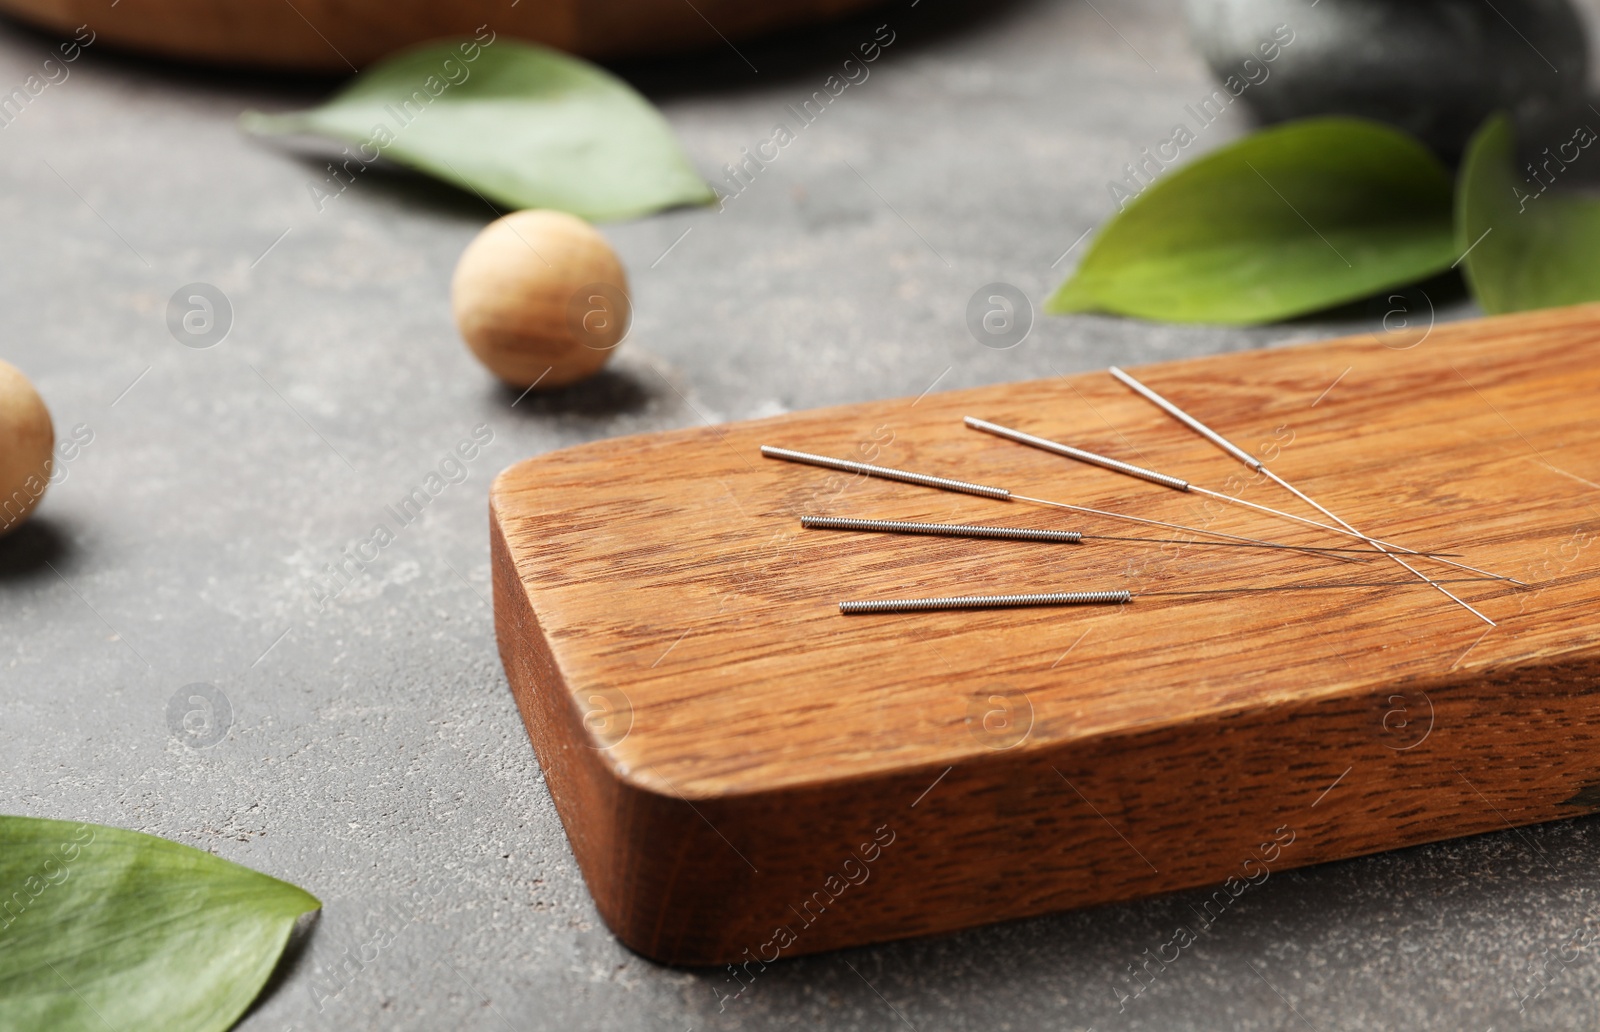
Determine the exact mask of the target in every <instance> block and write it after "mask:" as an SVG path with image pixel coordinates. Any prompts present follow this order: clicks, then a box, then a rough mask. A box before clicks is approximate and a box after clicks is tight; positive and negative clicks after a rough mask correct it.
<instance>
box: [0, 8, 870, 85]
mask: <svg viewBox="0 0 1600 1032" xmlns="http://www.w3.org/2000/svg"><path fill="white" fill-rule="evenodd" d="M875 2H880V0H763V2H762V3H755V4H752V3H741V2H737V0H697V2H696V3H695V4H693V5H689V4H685V3H683V2H682V0H526V2H524V3H520V4H517V5H516V6H510V5H508V4H505V3H503V2H500V0H453V2H450V3H435V2H430V0H403V2H400V3H378V2H374V0H295V2H294V3H293V4H289V3H285V2H284V0H229V2H226V3H217V2H215V0H122V2H121V3H118V4H115V5H107V4H104V3H101V2H99V0H0V11H3V12H4V13H6V14H8V15H11V16H12V17H15V18H19V19H21V20H22V21H25V22H28V23H30V24H32V25H36V26H38V27H40V28H43V29H46V30H49V31H53V32H59V33H63V34H65V35H67V36H70V35H71V33H72V30H73V29H74V28H76V27H77V26H79V25H85V24H87V25H89V26H90V27H91V28H92V29H93V30H94V31H95V32H96V34H97V36H98V39H97V45H101V44H104V45H110V46H114V47H122V48H125V49H129V50H137V51H140V52H143V53H148V54H155V55H158V56H162V57H172V58H180V59H184V60H189V61H203V62H207V63H218V64H229V65H248V66H254V67H263V68H280V69H285V70H292V71H315V72H335V73H344V72H348V71H350V70H351V67H352V66H355V67H362V66H365V65H368V64H371V63H372V62H373V61H376V60H378V59H379V58H382V57H384V56H386V55H388V54H391V53H393V52H395V51H396V50H399V49H401V48H403V47H408V46H411V45H413V44H416V43H421V42H424V41H426V40H431V39H438V38H440V37H443V36H471V35H473V34H474V32H475V31H476V30H477V28H478V27H479V26H482V25H487V26H489V27H490V28H492V29H494V30H495V32H496V33H499V34H501V35H505V36H511V37H517V38H521V39H526V40H531V41H533V42H535V43H544V44H546V45H548V46H553V47H557V48H560V49H562V50H567V51H570V52H572V53H575V54H583V55H585V56H589V57H606V58H611V57H622V56H630V55H636V54H650V53H667V52H671V51H675V50H685V49H692V48H697V47H710V46H720V45H723V38H724V37H729V38H734V39H738V38H741V37H744V36H749V35H753V34H756V33H760V32H768V31H771V30H773V29H778V28H782V27H785V26H790V25H795V24H799V23H801V22H806V21H815V20H820V19H824V18H832V17H836V16H838V15H840V14H844V13H846V12H849V11H854V10H859V9H861V8H864V7H868V6H871V5H872V4H873V3H875ZM696 8H698V12H697V10H696ZM702 14H703V15H704V17H701V15H702ZM713 26H715V28H713ZM719 31H720V33H721V35H719Z"/></svg>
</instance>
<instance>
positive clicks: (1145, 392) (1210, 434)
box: [1110, 366, 1521, 627]
mask: <svg viewBox="0 0 1600 1032" xmlns="http://www.w3.org/2000/svg"><path fill="white" fill-rule="evenodd" d="M1110 373H1111V375H1112V376H1114V377H1116V378H1117V379H1118V380H1120V381H1121V382H1122V384H1123V385H1124V386H1126V387H1127V388H1129V389H1130V390H1132V391H1133V392H1134V393H1136V394H1138V395H1139V396H1141V397H1142V398H1144V399H1145V400H1146V401H1148V402H1150V403H1151V404H1152V405H1154V406H1156V407H1157V408H1159V409H1161V411H1163V412H1165V413H1166V414H1167V415H1169V416H1171V417H1172V418H1173V419H1176V420H1177V421H1178V422H1180V423H1182V424H1183V425H1184V426H1186V427H1188V428H1189V429H1190V430H1193V431H1194V432H1195V433H1197V434H1199V435H1200V436H1201V437H1204V438H1205V439H1206V440H1208V441H1210V442H1211V443H1212V444H1214V445H1215V446H1217V447H1218V448H1220V449H1221V450H1222V451H1224V452H1226V453H1227V454H1228V455H1231V456H1233V457H1234V458H1235V459H1237V460H1239V461H1240V462H1242V463H1244V465H1245V466H1247V467H1248V468H1250V469H1252V470H1256V471H1259V472H1261V473H1263V474H1265V475H1266V476H1267V477H1268V478H1269V479H1271V480H1272V481H1273V482H1274V483H1276V484H1278V486H1280V487H1282V488H1283V489H1284V490H1286V491H1288V492H1290V493H1291V494H1293V495H1294V496H1295V497H1297V498H1299V499H1300V500H1301V501H1303V502H1305V503H1306V504H1307V505H1309V506H1311V507H1312V508H1313V509H1316V510H1317V511H1318V512H1320V513H1322V514H1323V515H1324V516H1326V517H1328V518H1329V519H1331V520H1333V522H1335V523H1337V524H1339V526H1341V527H1343V528H1344V529H1346V530H1348V531H1350V532H1351V533H1353V534H1356V535H1357V536H1359V537H1361V538H1362V539H1364V540H1366V541H1369V542H1372V538H1369V537H1367V535H1365V534H1362V533H1361V532H1360V531H1359V530H1356V528H1354V527H1352V526H1351V525H1350V524H1348V523H1346V522H1345V521H1344V520H1342V519H1340V518H1339V517H1337V516H1335V515H1334V514H1333V513H1332V512H1329V511H1328V510H1327V509H1324V508H1323V507H1322V506H1320V505H1318V504H1317V503H1316V502H1314V501H1312V500H1311V499H1310V498H1307V497H1306V496H1305V495H1303V494H1301V493H1300V492H1299V491H1298V490H1296V489H1295V487H1294V485H1292V484H1290V483H1289V482H1288V481H1286V480H1284V479H1283V478H1282V477H1280V476H1278V475H1277V474H1276V473H1274V472H1272V471H1271V470H1270V469H1268V468H1267V467H1266V466H1265V465H1264V464H1263V463H1262V462H1261V460H1260V459H1257V458H1256V457H1255V456H1254V455H1251V454H1250V453H1249V452H1247V451H1245V450H1244V449H1243V448H1240V447H1239V446H1238V445H1236V444H1234V443H1233V442H1232V441H1230V440H1228V439H1227V438H1226V437H1223V436H1222V435H1221V434H1219V433H1217V432H1216V431H1215V430H1213V429H1211V428H1210V427H1209V426H1206V425H1205V424H1204V423H1202V422H1200V420H1198V419H1196V418H1194V417H1193V416H1191V415H1189V413H1187V412H1185V411H1184V410H1183V409H1181V408H1179V407H1178V406H1176V405H1174V404H1173V403H1172V402H1170V401H1168V400H1167V399H1166V398H1163V397H1162V396H1161V395H1160V394H1157V393H1156V392H1155V391H1153V390H1151V389H1150V388H1149V387H1146V386H1145V385H1144V384H1142V383H1140V382H1139V381H1138V380H1136V379H1134V378H1133V377H1132V376H1129V375H1128V374H1127V373H1125V372H1123V371H1122V370H1121V369H1118V368H1117V367H1116V366H1112V367H1111V369H1110ZM1373 543H1374V544H1376V542H1373ZM1378 548H1379V549H1380V550H1383V546H1382V545H1378ZM1383 554H1384V555H1387V556H1388V557H1389V558H1390V559H1393V560H1394V561H1395V562H1397V563H1399V564H1400V565H1401V566H1403V567H1405V568H1406V569H1407V570H1410V571H1411V573H1412V574H1413V575H1414V576H1417V577H1420V578H1422V579H1423V580H1425V581H1427V582H1428V583H1429V584H1432V585H1433V586H1434V588H1436V589H1437V590H1438V591H1439V593H1440V594H1442V595H1444V596H1445V597H1446V598H1448V599H1450V601H1452V602H1454V603H1455V604H1456V605H1458V606H1460V607H1461V608H1463V609H1465V610H1466V611H1467V612H1469V613H1471V614H1472V615H1473V616H1476V617H1477V618H1478V619H1480V620H1482V621H1483V622H1484V623H1486V624H1488V625H1489V626H1490V627H1497V626H1499V625H1498V624H1496V623H1495V622H1494V621H1493V620H1491V619H1489V618H1488V617H1487V616H1484V615H1483V614H1482V613H1480V612H1478V611H1477V610H1476V609H1474V608H1473V607H1472V606H1470V605H1468V604H1467V603H1466V602H1464V601H1462V600H1461V599H1460V598H1458V597H1456V595H1455V594H1454V593H1452V592H1451V591H1450V590H1449V589H1448V588H1445V587H1444V586H1442V585H1441V584H1439V583H1438V582H1437V581H1434V580H1431V579H1430V578H1429V577H1428V576H1427V575H1426V574H1424V573H1423V572H1422V571H1420V570H1418V569H1417V568H1416V567H1415V566H1412V565H1411V564H1410V563H1408V562H1406V561H1405V560H1404V559H1402V558H1400V557H1399V556H1397V555H1395V554H1394V553H1393V552H1390V551H1387V550H1383ZM1514 582H1515V583H1518V584H1520V583H1521V582H1520V581H1514Z"/></svg>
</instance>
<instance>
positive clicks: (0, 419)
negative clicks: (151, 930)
mask: <svg viewBox="0 0 1600 1032" xmlns="http://www.w3.org/2000/svg"><path fill="white" fill-rule="evenodd" d="M55 443H56V435H55V428H54V427H53V426H52V425H51V423H50V410H49V409H46V408H45V407H44V399H42V398H40V397H39V392H38V391H36V390H34V389H33V384H31V383H29V382H28V378H27V377H26V376H23V375H22V371H21V370H19V369H18V368H17V367H16V366H13V365H9V364H7V363H5V362H0V534H6V533H9V532H10V531H13V530H16V529H17V528H18V527H20V526H21V525H22V523H23V521H24V520H26V519H27V518H28V514H29V513H31V512H33V509H34V506H36V505H38V504H39V499H41V498H43V497H44V492H45V489H46V488H47V487H49V486H50V469H51V451H52V450H53V449H54V448H55Z"/></svg>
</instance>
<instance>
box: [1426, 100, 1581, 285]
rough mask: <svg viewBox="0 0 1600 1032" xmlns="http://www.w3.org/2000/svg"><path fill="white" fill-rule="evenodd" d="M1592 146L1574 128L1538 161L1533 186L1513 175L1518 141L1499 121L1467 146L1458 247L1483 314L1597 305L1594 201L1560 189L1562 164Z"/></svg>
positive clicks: (1531, 180)
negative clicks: (1546, 155)
mask: <svg viewBox="0 0 1600 1032" xmlns="http://www.w3.org/2000/svg"><path fill="white" fill-rule="evenodd" d="M1596 139H1600V136H1597V135H1596V133H1595V132H1594V130H1593V129H1591V128H1589V127H1588V126H1586V125H1580V126H1578V127H1577V128H1576V130H1575V131H1574V132H1573V135H1572V138H1571V139H1570V140H1568V141H1567V142H1566V143H1564V144H1562V145H1560V146H1559V147H1554V148H1551V149H1550V153H1549V157H1544V156H1541V158H1540V159H1539V161H1540V169H1539V172H1540V175H1539V176H1537V177H1532V178H1525V177H1524V176H1523V175H1521V174H1520V173H1518V172H1517V171H1516V133H1515V130H1514V129H1513V128H1512V126H1511V121H1510V120H1509V119H1508V118H1506V117H1505V116H1504V115H1496V116H1495V117H1493V118H1491V119H1490V120H1489V121H1488V122H1485V123H1484V125H1483V128H1481V129H1479V130H1478V132H1477V134H1476V135H1475V136H1473V138H1472V142H1471V143H1470V144H1468V145H1467V154H1466V157H1465V158H1464V159H1463V161H1462V163H1461V175H1460V187H1459V189H1458V190H1457V193H1456V227H1457V232H1458V237H1457V244H1458V245H1459V247H1460V250H1461V251H1463V252H1465V254H1466V260H1465V261H1464V262H1463V263H1462V264H1463V266H1464V267H1465V268H1466V274H1467V282H1468V284H1470V285H1471V287H1472V293H1473V295H1474V296H1475V297H1476V298H1477V299H1478V304H1479V305H1480V306H1482V308H1483V310H1484V311H1485V312H1490V313H1495V312H1518V311H1522V310H1524V309H1528V308H1549V307H1552V306H1555V305H1571V304H1578V303H1579V302H1583V301H1596V300H1600V201H1596V200H1593V199H1590V198H1585V197H1575V196H1573V195H1571V194H1568V193H1563V192H1562V191H1561V189H1560V187H1561V179H1562V175H1563V173H1567V169H1566V168H1565V165H1566V164H1567V163H1566V162H1563V161H1562V160H1561V159H1562V157H1571V158H1576V159H1581V158H1582V157H1583V152H1584V151H1585V150H1586V149H1587V148H1588V146H1589V144H1592V143H1594V142H1595V140H1596ZM1589 160H1590V161H1600V157H1596V156H1591V157H1589ZM1567 174H1570V173H1567Z"/></svg>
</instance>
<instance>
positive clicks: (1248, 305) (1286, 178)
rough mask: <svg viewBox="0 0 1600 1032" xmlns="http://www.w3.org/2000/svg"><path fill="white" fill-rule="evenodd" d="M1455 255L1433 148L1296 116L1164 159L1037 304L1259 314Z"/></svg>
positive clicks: (1178, 317) (1328, 299)
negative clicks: (1165, 166)
mask: <svg viewBox="0 0 1600 1032" xmlns="http://www.w3.org/2000/svg"><path fill="white" fill-rule="evenodd" d="M1455 257H1456V251H1455V245H1454V234H1453V230H1452V226H1451V184H1450V177H1449V175H1448V174H1447V173H1446V172H1445V170H1444V167H1443V166H1442V165H1440V164H1439V162H1438V160H1437V159H1436V158H1434V157H1433V155H1431V154H1430V153H1428V151H1427V150H1426V149H1425V148H1424V147H1423V146H1422V145H1421V144H1420V143H1418V142H1417V141H1415V140H1413V139H1412V138H1411V137H1409V136H1407V135H1405V134H1404V133H1401V132H1399V131H1398V130H1395V129H1391V128H1389V127H1387V126H1384V125H1380V124H1378V123H1376V122H1370V121H1365V120H1363V119H1357V118H1343V117H1329V118H1309V119H1304V120H1301V121H1297V122H1290V123H1287V124H1285V125H1281V126H1276V127H1273V128H1270V129H1264V130H1262V131H1260V132H1256V133H1253V134H1251V135H1250V136H1247V137H1245V138H1243V139H1241V140H1237V141H1235V142H1234V143H1231V144H1228V145H1226V146H1223V147H1220V148H1218V149H1217V150H1214V151H1212V152H1210V153H1208V154H1205V155H1203V156H1201V157H1199V158H1196V159H1195V160H1194V161H1192V162H1190V163H1189V164H1187V165H1185V166H1183V167H1181V168H1177V169H1174V170H1173V171H1170V172H1167V173H1165V174H1164V175H1163V176H1162V177H1161V178H1160V179H1158V180H1156V182H1155V183H1153V184H1152V185H1151V186H1150V187H1149V188H1147V189H1146V190H1145V191H1144V192H1143V193H1142V194H1140V195H1139V196H1138V197H1137V198H1135V199H1134V201H1133V202H1132V203H1131V204H1129V205H1128V207H1127V209H1126V210H1125V211H1123V212H1121V213H1119V214H1118V215H1116V216H1114V217H1113V218H1112V219H1111V221H1110V222H1109V223H1107V224H1106V226H1105V228H1104V229H1102V230H1101V231H1100V234H1099V236H1098V237H1097V238H1096V239H1095V242H1094V244H1093V246H1092V247H1091V248H1090V249H1089V252H1088V253H1087V254H1086V255H1085V256H1084V259H1083V262H1082V263H1081V264H1080V265H1079V266H1078V268H1077V270H1076V271H1075V272H1074V274H1073V276H1072V278H1071V279H1070V280H1068V281H1067V282H1066V283H1064V284H1063V285H1062V286H1061V288H1060V289H1059V290H1057V291H1056V293H1055V295H1054V296H1052V297H1051V298H1050V300H1049V301H1048V302H1046V309H1047V310H1048V311H1051V312H1057V313H1064V312H1087V311H1101V312H1113V313H1117V314H1120V315H1131V316H1137V317H1140V318H1146V319H1162V320H1168V321H1172V322H1201V323H1259V322H1267V321H1271V320H1274V319H1286V318H1290V317H1292V316H1297V315H1303V314H1305V313H1308V312H1315V311H1318V310H1321V309H1324V308H1329V307H1332V306H1334V305H1338V304H1342V303H1344V302H1347V301H1353V300H1356V299H1359V298H1363V297H1367V296H1370V295H1371V294H1373V293H1376V292H1377V291H1380V290H1384V289H1386V288H1389V287H1394V286H1399V285H1402V284H1406V283H1413V282H1416V281H1417V280H1421V279H1425V278H1427V277H1428V276H1430V275H1433V274H1435V273H1438V272H1441V271H1443V270H1445V269H1447V268H1449V267H1450V263H1451V262H1452V261H1454V260H1455Z"/></svg>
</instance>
